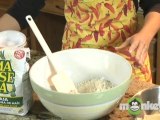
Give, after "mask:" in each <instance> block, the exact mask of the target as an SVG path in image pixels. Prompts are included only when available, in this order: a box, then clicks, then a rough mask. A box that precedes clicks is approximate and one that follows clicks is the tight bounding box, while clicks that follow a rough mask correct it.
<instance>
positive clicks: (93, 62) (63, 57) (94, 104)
mask: <svg viewBox="0 0 160 120" xmlns="http://www.w3.org/2000/svg"><path fill="white" fill-rule="evenodd" d="M52 55H53V56H52V57H53V60H54V61H53V62H54V63H55V65H56V68H57V70H58V71H61V70H65V71H66V74H68V76H69V77H70V78H71V79H72V80H73V82H74V83H75V84H77V83H79V82H81V81H84V80H89V79H93V78H99V77H104V78H105V79H106V80H109V81H111V82H113V83H115V84H116V86H115V87H113V88H110V89H107V90H104V91H102V92H94V93H81V94H66V93H61V92H57V91H55V90H54V89H52V88H51V87H50V84H49V83H50V80H49V79H48V78H49V76H50V75H51V71H50V67H49V63H48V60H47V57H43V58H41V59H40V60H38V61H37V62H36V63H34V65H33V66H32V67H31V69H30V72H29V76H30V80H31V85H32V87H33V90H34V91H35V93H36V94H37V95H38V97H39V98H40V100H41V102H42V104H43V105H44V107H46V108H47V109H48V110H50V111H51V112H52V113H53V114H57V115H58V116H61V117H63V118H65V119H66V118H68V117H69V116H71V118H74V119H76V120H77V118H81V117H83V115H82V116H81V117H80V114H79V111H81V110H82V111H81V112H82V113H83V114H86V115H84V117H85V118H90V119H91V118H97V117H100V116H102V115H104V114H107V112H108V111H111V110H113V109H114V107H115V106H114V104H115V103H116V102H118V101H119V98H121V97H122V96H123V95H124V94H125V92H126V90H127V89H128V87H129V85H130V83H131V81H132V79H131V75H132V67H131V65H130V63H129V62H128V61H127V60H126V59H125V58H123V57H121V56H120V55H117V54H115V53H112V52H109V51H105V50H99V49H91V48H77V49H69V50H63V51H59V52H56V53H53V54H52ZM69 106H70V107H69ZM87 106H88V107H87ZM104 106H105V107H104ZM55 108H56V109H57V110H56V109H55ZM61 108H63V109H64V111H63V109H61ZM58 109H59V111H58ZM85 109H86V112H85ZM95 111H96V112H97V114H96V112H95ZM103 111H105V112H103ZM65 112H66V113H65ZM73 113H74V114H73ZM87 114H88V116H87ZM91 114H93V115H91ZM77 115H78V116H79V117H78V116H77Z"/></svg>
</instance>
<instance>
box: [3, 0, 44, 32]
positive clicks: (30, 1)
mask: <svg viewBox="0 0 160 120" xmlns="http://www.w3.org/2000/svg"><path fill="white" fill-rule="evenodd" d="M44 5H45V0H16V2H15V3H14V4H13V6H12V7H11V8H10V9H9V10H8V11H7V13H6V14H4V15H3V16H2V17H1V18H0V31H2V30H6V29H15V30H20V29H23V28H25V27H26V26H27V25H28V24H27V22H26V20H25V17H26V16H27V15H31V16H32V17H33V18H34V17H36V16H37V15H38V14H39V11H40V9H41V8H42V7H43V6H44Z"/></svg>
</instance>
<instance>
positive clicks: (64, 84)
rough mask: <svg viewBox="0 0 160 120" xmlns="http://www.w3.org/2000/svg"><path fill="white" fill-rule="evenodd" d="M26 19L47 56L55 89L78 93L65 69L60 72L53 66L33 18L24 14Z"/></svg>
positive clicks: (48, 51) (48, 50) (50, 54)
mask: <svg viewBox="0 0 160 120" xmlns="http://www.w3.org/2000/svg"><path fill="white" fill-rule="evenodd" d="M26 20H27V22H28V24H29V26H30V27H31V29H32V31H33V33H34V35H35V36H36V38H37V40H38V42H39V43H40V45H41V47H42V49H43V50H44V52H45V54H46V56H47V58H48V61H49V63H50V66H51V69H52V72H53V73H54V75H53V76H52V77H51V81H52V82H53V84H54V86H55V88H56V90H57V91H59V92H63V93H78V92H77V89H76V87H75V85H74V83H73V81H72V80H71V79H70V78H69V77H68V76H67V74H66V73H65V71H61V72H57V71H56V67H55V66H56V65H54V62H53V61H54V59H53V58H52V52H51V50H50V49H49V47H48V45H47V43H46V41H45V40H44V38H43V36H42V34H41V33H40V31H39V29H38V27H37V25H36V24H35V22H34V20H33V18H32V17H31V16H30V15H28V16H26Z"/></svg>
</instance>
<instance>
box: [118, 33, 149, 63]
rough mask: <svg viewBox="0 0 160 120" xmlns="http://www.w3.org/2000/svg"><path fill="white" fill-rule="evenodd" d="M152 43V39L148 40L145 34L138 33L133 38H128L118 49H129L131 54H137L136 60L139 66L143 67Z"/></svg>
mask: <svg viewBox="0 0 160 120" xmlns="http://www.w3.org/2000/svg"><path fill="white" fill-rule="evenodd" d="M146 34H148V33H146ZM150 42H151V39H149V38H147V37H146V36H145V35H144V34H141V33H136V34H134V35H133V36H131V37H129V38H127V39H126V41H125V42H124V43H122V45H120V46H119V47H116V49H117V50H120V49H122V48H125V47H129V52H130V53H131V54H132V53H133V52H135V58H136V60H137V61H138V63H139V64H141V65H142V64H143V63H144V60H145V58H146V56H147V54H148V49H149V46H150Z"/></svg>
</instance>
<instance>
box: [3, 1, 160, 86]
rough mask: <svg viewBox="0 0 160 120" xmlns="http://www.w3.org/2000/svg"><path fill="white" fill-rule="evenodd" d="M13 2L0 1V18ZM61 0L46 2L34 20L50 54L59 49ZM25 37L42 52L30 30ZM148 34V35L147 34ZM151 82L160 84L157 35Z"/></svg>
mask: <svg viewBox="0 0 160 120" xmlns="http://www.w3.org/2000/svg"><path fill="white" fill-rule="evenodd" d="M14 1H15V0H0V16H1V15H3V14H4V13H5V12H6V10H7V9H8V8H9V7H10V6H11V5H12V4H13V3H14ZM63 7H64V2H63V0H46V5H45V7H44V8H43V9H42V10H41V12H40V15H39V16H38V17H37V18H36V24H37V26H38V28H39V29H40V31H41V33H42V35H43V36H44V38H45V40H46V41H47V43H48V45H49V47H50V49H51V50H52V52H55V51H58V50H60V49H61V40H62V35H63V29H64V26H65V18H64V16H63V9H64V8H63ZM138 21H139V23H138V24H139V27H141V26H142V24H143V12H142V11H141V10H139V11H138ZM22 32H23V33H25V35H26V36H27V41H28V46H29V47H30V48H31V49H33V50H37V51H42V48H41V46H40V45H39V43H38V42H37V40H36V38H35V36H34V34H33V33H32V31H31V29H30V28H27V29H25V30H23V31H22ZM148 34H149V33H148ZM149 55H150V60H151V69H152V75H153V82H154V83H156V84H160V73H159V72H160V35H159V33H158V34H157V36H156V37H155V39H154V40H153V41H152V43H151V45H150V49H149Z"/></svg>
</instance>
